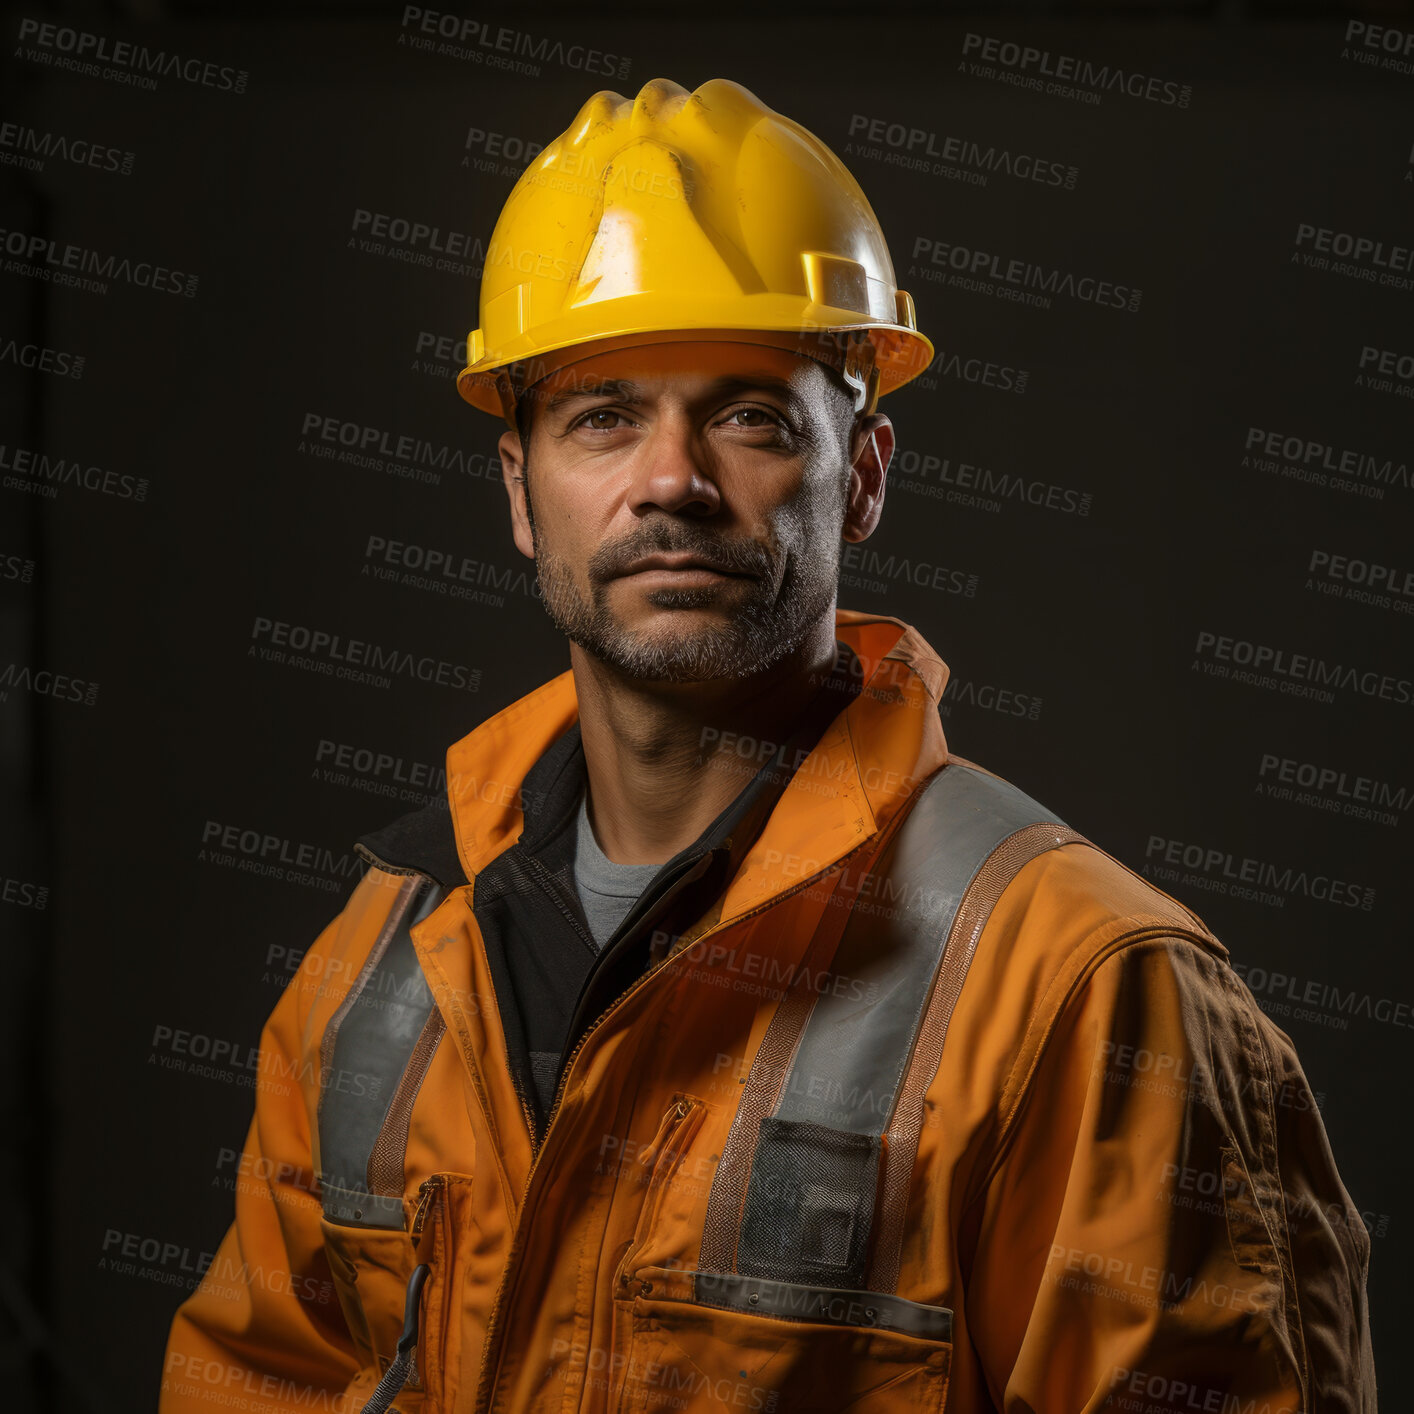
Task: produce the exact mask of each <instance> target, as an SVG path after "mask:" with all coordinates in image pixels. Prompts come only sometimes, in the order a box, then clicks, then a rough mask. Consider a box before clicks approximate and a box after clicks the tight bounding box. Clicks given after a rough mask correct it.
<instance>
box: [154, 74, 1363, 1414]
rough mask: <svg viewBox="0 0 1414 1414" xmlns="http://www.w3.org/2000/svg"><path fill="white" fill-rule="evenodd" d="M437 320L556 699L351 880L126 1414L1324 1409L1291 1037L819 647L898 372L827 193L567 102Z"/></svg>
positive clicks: (906, 671)
mask: <svg viewBox="0 0 1414 1414" xmlns="http://www.w3.org/2000/svg"><path fill="white" fill-rule="evenodd" d="M480 316H481V318H480V327H479V328H478V329H477V330H476V331H475V332H474V333H472V334H471V336H470V338H469V341H468V354H469V358H468V364H467V367H466V368H465V370H464V371H463V372H462V374H461V375H460V378H459V383H458V386H459V388H460V390H461V393H462V394H463V396H464V397H465V398H466V399H467V401H469V402H470V403H472V404H473V405H474V406H475V407H477V408H480V409H482V410H484V411H486V412H490V413H494V414H496V415H499V416H501V417H503V418H504V419H505V421H506V423H507V431H506V432H505V433H504V435H502V437H501V440H500V452H501V457H502V460H503V464H504V468H505V481H506V489H507V493H508V497H509V506H510V520H511V529H512V534H513V537H514V540H515V544H516V546H517V547H518V548H519V550H520V551H521V552H522V553H523V554H525V555H533V557H534V559H535V564H536V569H537V572H538V574H539V579H540V582H541V584H542V586H543V589H544V603H545V607H546V609H547V611H548V612H549V615H550V617H551V619H552V620H553V622H554V623H555V624H556V625H557V626H558V628H559V629H560V630H561V631H562V632H563V633H564V635H565V637H566V638H567V639H568V640H569V644H570V650H569V651H570V664H571V666H570V669H569V670H568V671H566V672H564V673H562V674H560V675H559V676H558V677H555V678H553V679H552V680H551V681H549V682H547V683H545V684H544V685H543V686H541V687H539V688H537V689H536V690H535V691H533V692H531V693H529V694H527V695H526V696H524V697H522V698H521V699H520V700H519V701H516V702H514V703H512V704H511V705H510V706H509V707H507V708H505V709H504V710H503V711H501V712H499V713H497V714H496V715H495V716H494V717H492V718H491V719H490V720H489V721H487V722H485V723H483V724H482V725H480V726H479V727H477V728H476V729H475V730H474V731H472V732H471V733H470V734H469V735H467V736H466V737H464V738H463V739H462V740H460V741H458V742H456V743H455V744H454V745H453V746H452V747H451V748H450V750H449V751H448V754H447V799H446V801H445V802H439V803H438V804H437V805H435V806H432V807H429V808H427V809H424V810H420V811H415V812H413V813H412V814H411V815H408V816H405V817H404V818H402V819H401V820H398V821H396V822H394V823H392V824H390V825H388V826H387V827H386V828H384V829H382V830H379V831H377V832H375V833H374V834H371V835H368V836H365V837H364V838H363V839H362V840H361V841H360V842H359V845H358V849H359V852H360V854H361V855H362V856H363V857H364V858H365V859H366V860H367V862H368V866H369V867H368V870H367V872H366V874H365V875H364V876H363V878H362V879H361V881H360V882H359V884H358V886H357V887H356V888H355V889H354V891H353V893H352V895H351V897H350V898H349V900H348V902H347V904H346V905H345V907H344V908H343V910H342V912H341V913H340V915H339V916H338V917H337V918H335V919H334V920H333V921H332V922H331V923H330V924H329V925H328V927H327V928H326V929H325V930H324V931H323V932H322V933H321V934H320V936H319V938H318V940H317V941H316V942H315V943H314V945H313V946H312V947H311V948H310V949H309V951H308V952H307V953H306V954H305V957H304V960H303V963H302V964H301V966H300V969H299V972H298V973H297V975H296V976H295V977H294V979H293V981H292V982H291V984H290V985H289V987H288V989H287V990H286V991H285V993H284V995H283V996H282V998H281V1000H280V1002H279V1003H278V1005H277V1006H276V1007H275V1010H274V1013H273V1014H272V1016H271V1017H270V1019H269V1022H268V1024H267V1026H266V1028H265V1030H264V1033H263V1035H262V1038H261V1062H260V1074H259V1087H258V1090H257V1098H256V1104H255V1116H254V1120H253V1123H252V1126H251V1129H250V1134H249V1138H248V1140H247V1144H246V1149H245V1153H244V1155H243V1159H242V1165H241V1172H242V1174H245V1175H249V1181H248V1182H245V1183H243V1185H242V1186H241V1189H240V1191H239V1192H238V1195H237V1198H236V1211H235V1221H234V1224H233V1225H232V1227H231V1229H230V1231H229V1232H228V1233H227V1235H226V1238H225V1240H224V1242H223V1243H222V1244H221V1247H220V1250H219V1251H218V1253H217V1255H216V1257H215V1259H214V1261H213V1262H212V1264H211V1266H210V1268H209V1269H208V1271H207V1272H206V1275H205V1277H204V1279H203V1281H202V1284H201V1286H200V1287H199V1288H198V1289H197V1290H196V1291H195V1292H194V1293H193V1294H192V1295H191V1297H190V1298H189V1299H188V1300H187V1301H186V1302H185V1304H184V1305H182V1307H181V1308H180V1310H179V1311H178V1312H177V1314H176V1317H175V1320H174V1322H173V1325H172V1330H171V1335H170V1340H169V1344H168V1348H167V1352H166V1360H165V1365H164V1369H163V1394H162V1403H161V1408H162V1410H163V1411H164V1414H178V1411H190V1410H211V1409H216V1408H220V1407H225V1406H228V1405H231V1406H234V1407H238V1408H241V1409H247V1410H265V1411H280V1412H281V1414H293V1411H306V1410H310V1409H337V1410H348V1411H357V1410H372V1411H375V1414H377V1411H384V1410H388V1409H390V1408H395V1409H398V1410H402V1411H405V1414H411V1411H426V1414H443V1412H444V1411H447V1414H450V1411H454V1410H455V1411H477V1414H480V1411H488V1412H489V1411H505V1414H530V1411H545V1414H549V1411H554V1412H555V1414H568V1412H569V1411H581V1414H601V1411H611V1410H623V1411H635V1414H645V1411H646V1412H647V1414H653V1412H654V1411H659V1410H662V1411H668V1410H672V1411H684V1410H685V1411H688V1412H689V1414H697V1412H698V1411H714V1414H721V1412H722V1411H736V1410H761V1411H773V1414H783V1412H784V1411H801V1414H806V1412H807V1411H828V1410H845V1409H848V1410H850V1411H852V1414H877V1412H878V1411H886V1410H888V1411H892V1410H897V1409H911V1410H923V1411H931V1414H939V1412H940V1411H943V1410H947V1411H950V1414H981V1411H1005V1412H1006V1414H1020V1411H1037V1412H1038V1414H1073V1412H1076V1411H1081V1410H1099V1409H1114V1410H1142V1411H1155V1414H1158V1411H1180V1410H1181V1411H1185V1412H1186V1411H1192V1410H1202V1411H1209V1410H1215V1411H1224V1414H1233V1411H1265V1414H1277V1411H1288V1414H1296V1411H1300V1412H1301V1414H1322V1411H1335V1410H1340V1411H1353V1410H1359V1411H1371V1410H1374V1408H1375V1382H1374V1375H1373V1367H1372V1361H1371V1353H1370V1341H1369V1327H1368V1318H1367V1312H1366V1298H1365V1282H1366V1272H1367V1264H1368V1258H1369V1239H1368V1236H1367V1233H1366V1229H1365V1227H1364V1225H1363V1223H1362V1221H1361V1218H1360V1215H1359V1213H1358V1211H1357V1209H1356V1207H1355V1205H1354V1203H1353V1202H1352V1200H1351V1198H1350V1196H1349V1194H1348V1193H1347V1192H1346V1190H1345V1188H1344V1186H1343V1185H1342V1183H1341V1181H1340V1178H1339V1176H1338V1174H1337V1171H1336V1167H1335V1164H1334V1162H1333V1160H1332V1157H1331V1151H1330V1147H1329V1144H1328V1143H1327V1139H1326V1134H1325V1130H1324V1128H1323V1125H1322V1121H1321V1115H1320V1112H1319V1110H1318V1108H1317V1105H1316V1101H1315V1099H1314V1097H1313V1095H1312V1091H1311V1088H1310V1086H1309V1085H1308V1083H1307V1080H1306V1077H1305V1075H1304V1074H1303V1072H1302V1069H1301V1066H1300V1064H1299V1063H1298V1060H1297V1057H1296V1055H1295V1053H1294V1050H1293V1048H1292V1044H1291V1041H1290V1040H1289V1038H1288V1037H1287V1036H1286V1035H1285V1034H1284V1033H1283V1032H1281V1031H1280V1030H1278V1029H1277V1028H1276V1027H1275V1026H1274V1025H1273V1024H1272V1023H1271V1022H1270V1021H1269V1020H1268V1019H1267V1018H1266V1016H1264V1015H1263V1013H1262V1012H1261V1011H1260V1010H1259V1009H1258V1007H1257V1005H1256V1004H1255V1002H1254V1000H1253V998H1252V996H1251V994H1250V993H1249V991H1248V990H1247V989H1246V987H1245V986H1244V984H1243V983H1242V982H1241V981H1240V980H1238V978H1237V977H1236V975H1235V974H1234V972H1233V969H1232V968H1231V967H1230V966H1229V964H1228V960H1227V956H1228V955H1227V951H1226V949H1225V948H1224V946H1223V944H1222V943H1221V942H1220V941H1219V940H1218V939H1217V938H1215V937H1214V936H1213V934H1212V933H1211V932H1210V931H1209V929H1208V928H1207V927H1206V926H1205V925H1204V923H1203V921H1202V920H1201V918H1199V917H1198V916H1197V915H1196V914H1194V913H1193V912H1192V911H1190V910H1189V909H1188V908H1187V907H1185V906H1184V905H1183V904H1181V903H1179V902H1178V901H1176V900H1175V899H1173V898H1171V897H1169V896H1168V895H1167V894H1165V893H1163V892H1161V891H1160V890H1158V889H1156V888H1154V887H1153V886H1152V885H1151V884H1149V883H1148V882H1146V881H1145V880H1143V879H1142V878H1140V877H1139V876H1138V875H1136V874H1135V873H1133V872H1132V871H1131V870H1130V869H1128V868H1127V867H1126V866H1125V865H1124V864H1122V863H1120V862H1119V861H1117V860H1116V859H1114V858H1112V857H1111V856H1110V855H1108V854H1106V853H1105V852H1104V851H1103V850H1101V849H1099V848H1098V847H1097V846H1095V845H1094V844H1092V843H1090V842H1089V841H1087V840H1085V839H1083V838H1082V837H1081V836H1080V835H1079V834H1077V833H1076V832H1075V831H1074V830H1072V829H1070V828H1069V827H1068V826H1067V825H1066V824H1065V823H1064V822H1063V820H1062V819H1061V818H1060V817H1058V816H1057V815H1055V814H1053V813H1052V812H1051V811H1050V810H1048V809H1046V808H1045V807H1043V806H1042V805H1040V804H1038V803H1037V802H1036V801H1035V800H1033V799H1032V798H1031V797H1029V796H1028V795H1026V794H1025V793H1024V792H1023V791H1022V790H1020V789H1019V788H1018V787H1016V786H1014V785H1012V784H1010V783H1008V782H1006V781H1004V780H1002V779H1000V778H999V777H998V776H996V775H995V774H993V773H991V772H989V771H987V770H985V769H984V768H983V767H981V766H978V765H975V764H973V763H971V762H969V761H966V760H964V759H962V758H959V757H956V756H952V755H951V754H950V753H949V750H948V747H947V744H946V742H945V740H944V736H943V731H942V728H941V724H940V718H939V712H938V704H939V699H940V697H941V694H942V692H943V688H944V684H945V682H946V679H947V675H948V669H947V667H946V666H945V665H944V663H943V662H942V660H941V659H940V658H939V656H938V654H937V653H936V652H935V651H934V649H933V648H932V647H931V646H930V645H929V644H928V643H927V642H926V641H925V640H924V638H923V637H922V635H921V634H919V633H918V632H917V631H916V630H915V629H913V628H911V627H909V626H908V625H906V624H904V623H902V622H900V621H899V620H898V619H895V618H890V617H887V616H883V615H879V614H867V613H861V612H856V611H850V610H844V609H838V608H837V607H836V602H835V601H836V589H837V574H838V566H839V558H840V553H841V547H842V545H843V544H844V543H857V542H859V541H862V540H863V539H865V538H866V537H867V536H868V535H869V534H871V532H872V531H873V530H874V529H875V527H876V526H877V524H878V523H879V519H880V516H881V513H882V509H883V500H884V487H885V476H886V472H887V469H888V465H889V461H890V458H891V455H892V452H893V447H894V431H893V427H892V424H891V422H890V420H889V419H888V417H886V416H885V415H884V414H882V413H880V412H879V411H878V410H877V401H878V399H879V398H880V397H881V396H883V395H884V394H887V393H889V392H892V391H893V390H895V389H897V388H898V387H900V386H902V385H903V384H905V383H907V382H908V381H909V379H911V378H912V377H914V376H915V375H916V374H918V373H919V372H920V371H921V370H922V369H923V368H925V367H926V366H927V364H928V362H929V359H930V357H931V355H932V345H931V344H930V342H929V341H928V339H927V338H926V337H924V335H923V334H922V333H920V332H919V330H918V328H917V321H916V318H915V314H914V308H913V304H912V301H911V300H910V298H909V296H908V295H907V294H906V293H905V292H903V291H901V290H899V289H898V288H897V287H896V284H895V279H894V273H893V267H892V265H891V263H890V260H889V256H888V251H887V247H886V245H885V241H884V238H883V235H882V233H881V231H880V229H879V226H878V223H877V220H876V218H875V215H874V212H873V211H872V209H871V207H870V205H869V203H868V201H867V200H866V199H865V197H864V195H863V193H862V192H861V191H860V189H859V187H858V186H857V185H856V183H855V182H854V180H853V178H852V177H851V176H850V174H849V172H848V171H847V170H846V169H845V168H844V167H843V165H842V164H841V163H840V162H839V161H838V160H837V158H836V157H835V156H834V155H833V154H832V153H831V152H830V151H829V150H828V149H827V148H826V147H825V146H824V144H823V143H821V142H820V141H818V140H817V139H816V138H815V137H813V136H812V135H811V134H810V133H809V132H807V131H806V130H805V129H804V128H802V127H800V126H799V125H798V124H796V123H794V122H792V121H791V120H789V119H788V118H785V117H783V116H781V115H780V114H778V113H775V112H773V111H772V110H771V109H769V108H767V107H766V106H765V105H764V104H762V103H761V102H760V101H759V100H758V99H757V98H756V97H755V96H754V95H752V94H751V93H749V92H748V91H747V90H746V89H744V88H742V87H741V86H740V85H739V84H736V83H732V82H730V81H727V80H724V79H714V80H712V81H711V82H708V83H705V84H703V85H702V86H701V87H699V88H698V89H696V90H695V91H693V92H691V93H689V92H687V91H685V90H684V89H683V88H681V87H679V86H678V85H677V84H674V83H671V82H669V81H667V80H663V79H657V80H654V81H653V82H651V83H648V84H646V85H645V86H644V87H643V88H642V90H641V91H640V92H639V93H638V95H637V97H636V98H632V99H629V98H624V97H621V96H620V95H619V94H617V93H612V92H607V91H606V92H601V93H597V94H595V95H594V96H593V97H592V98H591V99H590V100H589V101H588V102H587V103H586V104H585V105H584V107H583V108H582V109H581V111H580V112H579V113H578V115H577V116H576V117H575V120H574V122H573V123H572V124H571V125H570V127H569V128H568V129H567V130H566V131H565V132H564V133H563V134H562V135H561V136H560V137H559V138H558V139H556V140H555V141H554V142H552V143H551V144H550V145H549V146H548V147H547V148H545V149H544V150H543V151H542V152H541V153H540V154H539V155H538V156H537V157H536V158H535V160H534V161H533V162H532V164H531V165H530V167H529V168H528V169H527V170H526V172H525V173H524V174H523V175H522V177H521V178H520V180H519V182H518V183H517V185H516V187H515V190H514V191H513V192H512V194H511V196H510V198H509V200H508V201H507V203H506V206H505V208H504V210H503V212H502V214H501V217H500V220H499V222H498V224H497V227H496V231H495V235H494V237H493V239H492V241H491V243H490V246H489V247H488V250H487V256H486V261H485V268H484V274H483V280H482V286H481V302H480Z"/></svg>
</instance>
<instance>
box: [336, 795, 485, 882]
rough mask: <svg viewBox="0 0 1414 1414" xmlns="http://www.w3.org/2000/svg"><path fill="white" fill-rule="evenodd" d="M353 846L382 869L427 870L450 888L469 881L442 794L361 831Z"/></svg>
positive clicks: (416, 872) (449, 813)
mask: <svg viewBox="0 0 1414 1414" xmlns="http://www.w3.org/2000/svg"><path fill="white" fill-rule="evenodd" d="M354 850H355V852H356V853H357V854H358V855H359V856H360V857H361V858H363V859H365V860H367V861H368V863H369V864H370V865H371V866H372V867H374V868H377V869H381V870H383V871H384V872H385V873H389V874H426V875H427V876H428V877H429V878H431V879H433V880H434V881H435V882H436V883H438V884H440V885H441V886H442V887H443V888H444V889H447V890H449V891H450V890H452V889H456V888H460V887H461V886H462V885H463V884H466V883H468V882H469V880H468V879H467V877H466V871H465V870H464V869H463V868H462V862H461V856H460V853H459V852H458V850H457V836H456V827H455V825H454V823H453V819H452V811H451V805H450V803H449V801H448V800H447V798H446V797H445V796H440V797H439V798H438V799H436V800H434V801H432V802H431V804H429V805H425V806H422V807H421V808H419V809H417V810H410V811H408V813H407V814H406V815H400V816H399V817H398V818H397V819H396V820H393V821H390V822H389V823H388V824H386V825H383V826H381V827H380V828H378V829H376V830H370V831H368V832H367V833H366V834H363V835H360V836H359V837H358V839H357V840H356V841H355V843H354Z"/></svg>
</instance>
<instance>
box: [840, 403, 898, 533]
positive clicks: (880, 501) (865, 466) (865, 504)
mask: <svg viewBox="0 0 1414 1414" xmlns="http://www.w3.org/2000/svg"><path fill="white" fill-rule="evenodd" d="M850 452H851V457H852V460H851V463H850V471H849V499H848V501H847V502H846V504H845V511H844V526H843V527H842V529H841V531H840V538H841V539H843V540H848V541H851V542H854V541H859V540H867V539H868V538H869V537H870V536H871V535H872V534H873V533H874V531H875V529H876V528H877V527H878V524H879V517H880V516H881V515H883V513H884V474H885V473H886V472H887V471H888V469H889V463H890V462H891V461H892V460H893V455H894V425H893V423H892V422H890V421H889V418H888V416H887V414H885V413H882V412H873V413H870V414H869V416H868V417H861V418H860V419H859V420H858V421H857V422H856V423H855V425H854V432H853V434H852V435H851V438H850Z"/></svg>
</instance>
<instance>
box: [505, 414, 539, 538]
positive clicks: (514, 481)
mask: <svg viewBox="0 0 1414 1414" xmlns="http://www.w3.org/2000/svg"><path fill="white" fill-rule="evenodd" d="M496 445H497V447H498V448H499V449H500V452H501V483H502V484H503V485H504V486H505V488H506V495H507V497H508V498H509V499H510V503H511V536H512V538H513V539H514V540H515V542H516V549H517V550H519V551H520V552H521V554H522V555H524V556H525V557H526V558H527V559H531V560H533V559H534V558H535V537H534V536H533V535H531V533H530V513H529V511H528V510H527V509H526V502H525V462H524V460H523V459H522V457H521V445H520V433H519V432H516V431H513V430H509V429H508V430H507V431H505V432H502V433H501V440H500V441H499V442H498V443H497V444H496Z"/></svg>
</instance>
